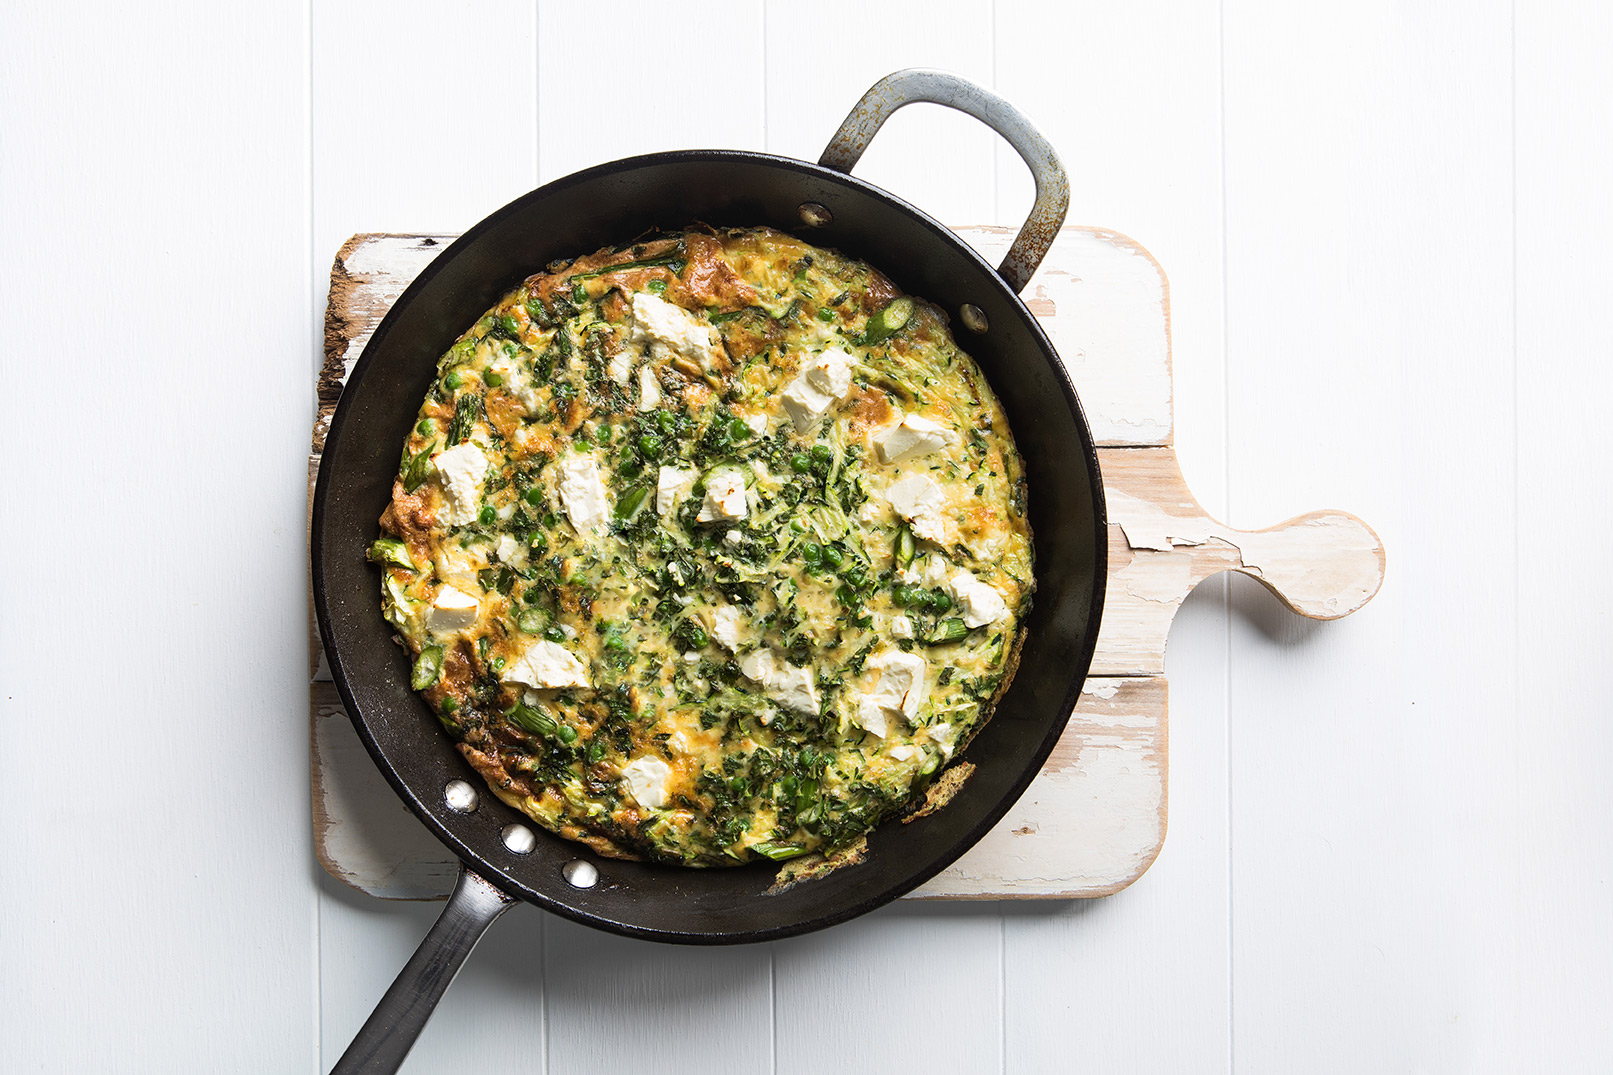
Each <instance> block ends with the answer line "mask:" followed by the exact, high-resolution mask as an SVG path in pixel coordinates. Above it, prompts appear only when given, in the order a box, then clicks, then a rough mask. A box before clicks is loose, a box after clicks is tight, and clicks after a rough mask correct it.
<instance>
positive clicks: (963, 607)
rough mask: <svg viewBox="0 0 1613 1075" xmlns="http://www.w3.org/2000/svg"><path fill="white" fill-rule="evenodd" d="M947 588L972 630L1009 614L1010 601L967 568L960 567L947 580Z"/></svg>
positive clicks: (965, 623) (964, 621)
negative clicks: (1005, 599)
mask: <svg viewBox="0 0 1613 1075" xmlns="http://www.w3.org/2000/svg"><path fill="white" fill-rule="evenodd" d="M946 590H947V594H948V596H950V597H951V598H952V601H953V603H954V604H955V605H957V606H958V611H959V612H961V613H963V625H964V626H965V627H968V628H970V629H971V630H972V629H973V628H976V627H982V626H984V625H986V624H988V623H996V622H997V621H998V620H1000V619H1002V618H1003V617H1004V616H1006V615H1008V603H1007V602H1005V601H1004V600H1003V595H1002V594H1000V593H998V592H997V589H996V587H994V586H991V585H989V584H987V583H984V582H981V581H980V580H979V579H977V578H975V576H974V573H973V572H971V571H969V570H968V569H966V568H961V567H960V568H958V570H957V571H955V572H954V573H953V575H952V577H951V578H949V579H948V580H947V584H946Z"/></svg>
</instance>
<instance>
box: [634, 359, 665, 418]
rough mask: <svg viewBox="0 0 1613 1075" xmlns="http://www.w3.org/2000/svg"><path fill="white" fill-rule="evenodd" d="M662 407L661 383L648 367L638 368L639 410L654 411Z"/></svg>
mask: <svg viewBox="0 0 1613 1075" xmlns="http://www.w3.org/2000/svg"><path fill="white" fill-rule="evenodd" d="M660 405H661V383H660V382H659V381H657V380H656V379H655V371H654V370H652V369H650V367H648V366H640V367H639V368H638V409H639V410H641V411H653V410H655V408H657V407H659V406H660Z"/></svg>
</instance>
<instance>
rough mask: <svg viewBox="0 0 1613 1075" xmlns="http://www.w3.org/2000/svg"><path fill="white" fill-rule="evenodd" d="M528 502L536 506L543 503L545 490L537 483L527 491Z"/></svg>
mask: <svg viewBox="0 0 1613 1075" xmlns="http://www.w3.org/2000/svg"><path fill="white" fill-rule="evenodd" d="M526 502H527V503H528V504H531V505H532V506H533V507H534V508H535V507H537V506H538V505H540V504H542V503H543V490H542V489H539V488H538V487H537V486H536V485H534V486H533V487H532V488H530V489H528V490H527V491H526Z"/></svg>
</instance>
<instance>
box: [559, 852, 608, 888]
mask: <svg viewBox="0 0 1613 1075" xmlns="http://www.w3.org/2000/svg"><path fill="white" fill-rule="evenodd" d="M560 873H561V875H562V876H563V877H565V879H566V880H567V881H569V882H570V883H571V887H573V888H593V887H594V884H595V883H596V882H597V881H598V880H599V871H598V870H596V869H594V864H593V863H592V862H584V861H583V860H582V859H577V860H576V861H575V862H568V863H566V864H565V865H564V866H562V867H560Z"/></svg>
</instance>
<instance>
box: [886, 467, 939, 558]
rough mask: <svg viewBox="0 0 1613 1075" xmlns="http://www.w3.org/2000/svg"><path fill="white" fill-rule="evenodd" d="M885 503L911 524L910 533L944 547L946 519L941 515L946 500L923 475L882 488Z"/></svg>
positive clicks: (913, 476) (936, 487)
mask: <svg viewBox="0 0 1613 1075" xmlns="http://www.w3.org/2000/svg"><path fill="white" fill-rule="evenodd" d="M885 499H886V500H888V501H889V502H890V506H891V507H892V508H895V509H896V514H898V515H900V516H901V517H902V518H904V519H906V520H907V521H908V522H909V523H911V524H912V526H913V533H915V534H917V535H918V536H919V537H921V538H924V539H925V540H927V541H933V542H935V543H936V544H937V545H945V544H947V539H946V516H945V515H943V514H942V512H943V511H944V510H945V508H946V498H945V497H944V496H943V495H942V493H941V487H940V486H938V485H936V484H935V482H933V481H931V480H930V479H929V478H927V477H925V476H924V475H923V474H909V475H908V476H907V477H905V478H901V479H899V480H897V481H894V482H891V483H890V485H889V486H887V487H886V489H885Z"/></svg>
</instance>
